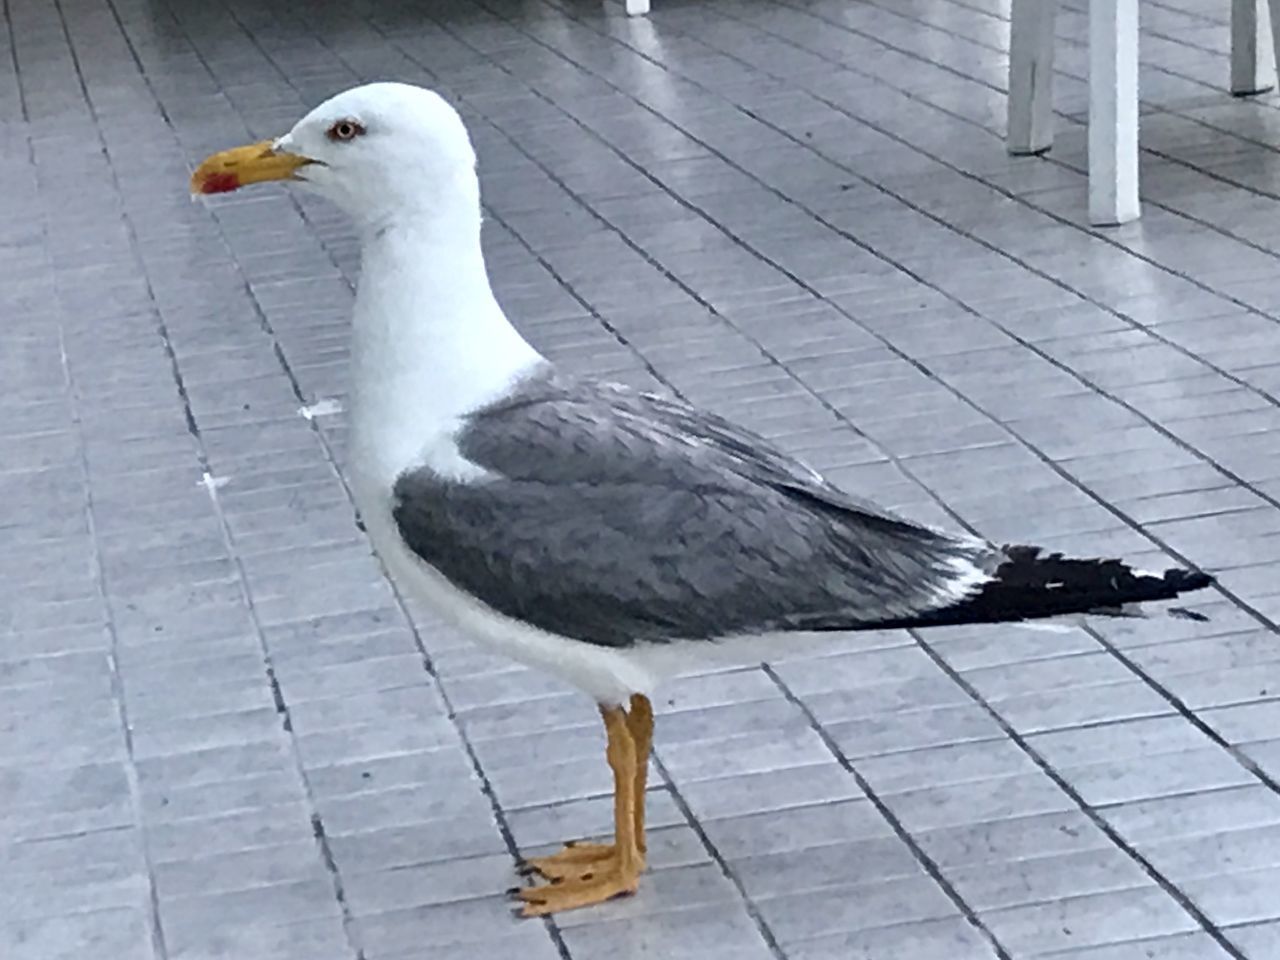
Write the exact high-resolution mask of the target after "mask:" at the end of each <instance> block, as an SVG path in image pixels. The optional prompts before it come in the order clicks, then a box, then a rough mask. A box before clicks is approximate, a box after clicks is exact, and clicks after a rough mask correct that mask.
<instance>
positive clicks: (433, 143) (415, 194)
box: [191, 83, 479, 226]
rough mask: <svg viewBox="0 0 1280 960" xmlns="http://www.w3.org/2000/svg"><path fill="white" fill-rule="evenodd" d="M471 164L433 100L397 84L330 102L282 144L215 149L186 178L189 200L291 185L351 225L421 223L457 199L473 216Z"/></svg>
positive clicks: (463, 135)
mask: <svg viewBox="0 0 1280 960" xmlns="http://www.w3.org/2000/svg"><path fill="white" fill-rule="evenodd" d="M475 166H476V155H475V151H474V149H473V148H472V146H471V139H470V137H468V136H467V130H466V127H465V126H464V125H463V123H462V118H461V117H459V116H458V113H457V111H456V110H454V109H453V107H451V106H450V105H449V104H448V103H447V102H446V101H445V100H444V98H443V97H441V96H440V95H439V94H437V93H435V92H433V91H431V90H424V89H423V88H421V87H415V86H411V85H409V84H405V83H371V84H367V85H365V86H361V87H354V88H352V89H350V90H347V91H345V92H343V93H340V94H338V95H337V96H334V97H331V98H330V99H328V100H326V101H325V102H324V103H322V104H320V106H318V107H316V108H315V109H314V110H312V111H311V112H310V113H308V114H307V115H306V116H305V117H303V118H302V119H301V120H299V121H298V122H297V123H296V124H295V125H294V127H293V129H292V130H290V131H289V132H288V133H286V134H285V135H284V136H282V137H280V138H278V139H276V140H264V141H262V142H261V143H255V144H250V145H249V146H245V147H236V148H234V149H232V150H224V151H222V152H221V153H216V154H214V155H213V156H211V157H209V158H208V159H207V160H205V161H204V162H203V163H202V164H200V166H199V168H198V169H197V170H196V172H195V173H194V174H192V176H191V192H192V193H200V194H208V193H226V192H228V191H231V190H237V189H239V188H240V187H242V186H245V185H247V184H250V183H260V182H263V181H269V180H291V181H299V182H300V183H302V184H304V185H305V186H306V187H307V188H308V189H310V190H312V191H314V192H316V193H319V194H321V195H322V196H324V197H326V198H328V199H329V200H331V201H333V202H334V203H336V204H337V205H338V206H339V207H341V208H342V209H343V210H344V211H346V213H348V214H349V215H350V216H351V217H352V218H353V219H355V220H356V221H357V222H359V223H362V224H364V225H366V226H380V225H384V224H386V223H388V222H394V221H396V220H400V219H405V218H421V217H424V216H426V217H430V216H432V215H433V214H434V213H436V212H439V210H438V208H439V206H440V205H441V204H443V203H445V202H446V201H448V202H450V203H453V204H456V203H457V202H458V200H459V198H462V199H463V200H464V201H465V202H468V203H469V205H471V206H475V207H476V208H477V209H476V213H477V215H478V202H479V196H478V187H477V186H476V176H475Z"/></svg>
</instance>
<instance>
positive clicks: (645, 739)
mask: <svg viewBox="0 0 1280 960" xmlns="http://www.w3.org/2000/svg"><path fill="white" fill-rule="evenodd" d="M627 729H628V730H629V731H630V733H631V740H632V742H633V743H635V746H636V775H635V783H636V785H635V791H636V850H638V851H639V853H640V869H641V870H643V869H644V854H645V852H646V851H647V849H648V847H647V845H646V844H645V841H644V792H645V790H646V789H648V786H649V754H650V752H652V750H653V704H652V703H650V702H649V698H648V697H646V696H645V695H644V694H642V693H636V694H633V695H632V697H631V710H630V711H629V712H628V713H627Z"/></svg>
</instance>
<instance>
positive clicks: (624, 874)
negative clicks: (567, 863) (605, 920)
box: [516, 707, 642, 917]
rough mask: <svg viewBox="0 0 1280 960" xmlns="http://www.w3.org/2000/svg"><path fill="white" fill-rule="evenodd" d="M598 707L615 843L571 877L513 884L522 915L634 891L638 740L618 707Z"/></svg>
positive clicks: (637, 878)
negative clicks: (528, 884) (610, 777)
mask: <svg viewBox="0 0 1280 960" xmlns="http://www.w3.org/2000/svg"><path fill="white" fill-rule="evenodd" d="M600 712H601V713H602V714H603V716H604V726H605V733H606V734H607V736H608V739H609V745H608V748H607V751H606V756H607V757H608V760H609V767H610V769H611V770H613V795H614V800H613V826H614V842H613V846H612V847H610V848H608V849H609V853H608V854H607V855H604V856H601V857H599V858H597V859H596V860H595V861H593V862H592V863H590V864H589V865H586V864H584V865H582V866H581V867H580V868H579V870H578V871H577V872H576V875H575V876H572V877H571V878H567V879H564V880H562V881H559V882H552V883H549V884H545V885H543V886H539V887H523V888H521V889H520V890H517V891H516V896H517V897H519V898H520V899H521V900H523V901H524V909H523V913H524V915H525V916H526V917H540V916H543V915H545V914H548V913H556V912H558V911H561V910H572V909H574V908H575V907H587V906H591V905H592V904H596V903H603V902H604V901H605V900H609V899H611V898H613V897H616V896H619V895H621V894H627V893H635V892H636V888H637V886H638V885H639V882H640V871H641V869H642V866H641V855H640V851H639V848H638V846H637V844H636V840H637V837H636V795H635V788H636V762H637V758H636V745H635V741H634V739H633V738H632V736H631V731H630V730H629V729H628V726H627V716H626V712H625V711H624V710H623V709H622V708H621V707H605V708H602V709H601V711H600ZM569 849H571V850H572V849H576V848H573V847H571V848H569Z"/></svg>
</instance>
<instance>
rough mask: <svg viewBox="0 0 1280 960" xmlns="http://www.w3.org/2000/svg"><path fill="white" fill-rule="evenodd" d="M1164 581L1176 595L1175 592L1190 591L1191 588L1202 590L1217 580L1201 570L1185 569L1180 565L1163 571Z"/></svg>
mask: <svg viewBox="0 0 1280 960" xmlns="http://www.w3.org/2000/svg"><path fill="white" fill-rule="evenodd" d="M1164 582H1165V584H1167V585H1168V587H1169V589H1170V590H1172V591H1174V594H1175V596H1176V595H1177V594H1182V593H1191V592H1192V591H1193V590H1203V589H1204V588H1205V587H1211V586H1213V585H1214V584H1215V583H1217V582H1218V581H1217V580H1216V579H1215V578H1214V577H1213V576H1211V575H1210V574H1207V573H1205V572H1204V571H1202V570H1186V569H1184V568H1182V567H1173V568H1172V569H1169V570H1166V571H1165V572H1164Z"/></svg>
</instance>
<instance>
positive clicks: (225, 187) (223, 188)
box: [200, 173, 240, 193]
mask: <svg viewBox="0 0 1280 960" xmlns="http://www.w3.org/2000/svg"><path fill="white" fill-rule="evenodd" d="M239 186H240V178H239V177H237V176H236V175H235V174H234V173H211V174H209V176H207V177H205V179H204V182H203V183H201V184H200V192H201V193H230V192H231V191H232V190H235V189H237V188H238V187H239Z"/></svg>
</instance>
